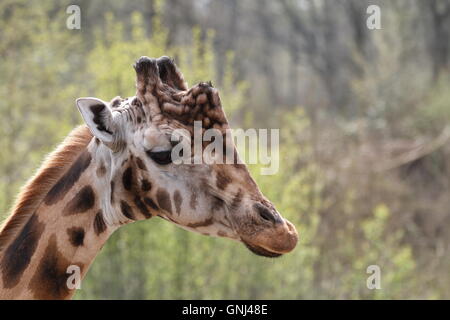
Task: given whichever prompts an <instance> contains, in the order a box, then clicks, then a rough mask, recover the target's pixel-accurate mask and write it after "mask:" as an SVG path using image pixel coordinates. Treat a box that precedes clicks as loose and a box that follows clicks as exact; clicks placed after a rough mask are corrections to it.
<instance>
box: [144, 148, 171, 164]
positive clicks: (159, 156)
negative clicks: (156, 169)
mask: <svg viewBox="0 0 450 320" xmlns="http://www.w3.org/2000/svg"><path fill="white" fill-rule="evenodd" d="M171 154H172V150H168V151H156V152H153V151H147V155H148V156H149V157H150V158H151V159H152V160H153V161H155V162H156V163H157V164H161V165H165V164H169V163H171V162H172V156H171Z"/></svg>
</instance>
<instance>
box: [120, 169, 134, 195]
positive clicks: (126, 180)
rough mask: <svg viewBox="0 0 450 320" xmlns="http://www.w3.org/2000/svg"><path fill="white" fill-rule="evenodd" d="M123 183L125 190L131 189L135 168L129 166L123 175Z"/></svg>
mask: <svg viewBox="0 0 450 320" xmlns="http://www.w3.org/2000/svg"><path fill="white" fill-rule="evenodd" d="M122 183H123V187H124V188H125V190H128V191H130V190H131V188H132V187H133V169H132V168H131V167H128V168H127V169H126V170H125V172H124V173H123V175H122Z"/></svg>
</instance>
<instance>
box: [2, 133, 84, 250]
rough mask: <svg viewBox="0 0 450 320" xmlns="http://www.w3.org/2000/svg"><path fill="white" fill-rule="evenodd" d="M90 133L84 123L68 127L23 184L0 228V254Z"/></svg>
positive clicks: (82, 148)
mask: <svg viewBox="0 0 450 320" xmlns="http://www.w3.org/2000/svg"><path fill="white" fill-rule="evenodd" d="M91 139H92V134H91V132H90V131H89V129H88V127H87V126H85V125H82V126H79V127H77V128H75V129H74V130H72V132H71V133H70V134H69V135H68V136H67V138H66V139H65V140H64V141H63V142H62V143H61V144H60V145H59V146H58V148H57V149H56V150H55V151H54V152H52V153H51V154H49V155H48V157H47V158H46V159H45V160H44V162H43V164H42V166H41V167H40V168H39V169H38V171H37V172H36V174H35V175H34V176H33V177H32V178H31V179H30V180H29V181H28V182H27V183H26V184H25V186H24V187H23V188H22V190H21V192H20V193H19V195H18V197H17V200H16V202H15V204H14V206H13V209H12V210H11V215H10V216H9V217H8V218H7V219H6V220H5V222H4V223H3V225H2V227H1V228H0V253H1V252H2V250H3V249H4V248H6V246H7V244H8V243H9V242H10V241H11V240H12V239H14V238H15V236H16V234H17V233H18V232H19V231H20V230H21V228H22V227H23V226H24V225H25V224H26V223H27V221H28V219H29V218H30V217H31V215H32V213H33V212H34V210H35V209H36V208H37V207H39V205H40V203H41V201H42V199H43V198H44V196H45V195H46V194H47V193H48V191H49V190H50V188H51V187H52V186H53V185H54V184H55V182H56V181H57V180H58V179H59V178H60V177H61V176H62V175H63V174H64V173H65V171H66V170H67V168H68V167H69V166H70V164H72V163H73V161H74V160H75V158H76V157H77V156H78V155H79V154H80V153H81V151H82V150H84V149H85V148H86V146H87V145H88V144H89V142H90V141H91Z"/></svg>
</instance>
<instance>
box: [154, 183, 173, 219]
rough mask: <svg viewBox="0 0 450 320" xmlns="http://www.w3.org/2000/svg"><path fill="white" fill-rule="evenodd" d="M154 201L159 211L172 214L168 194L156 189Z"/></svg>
mask: <svg viewBox="0 0 450 320" xmlns="http://www.w3.org/2000/svg"><path fill="white" fill-rule="evenodd" d="M156 200H158V205H159V207H160V208H161V209H163V210H166V211H167V212H168V213H170V214H171V213H172V202H171V201H170V195H169V193H168V192H167V191H166V190H164V189H161V188H160V189H158V192H157V193H156Z"/></svg>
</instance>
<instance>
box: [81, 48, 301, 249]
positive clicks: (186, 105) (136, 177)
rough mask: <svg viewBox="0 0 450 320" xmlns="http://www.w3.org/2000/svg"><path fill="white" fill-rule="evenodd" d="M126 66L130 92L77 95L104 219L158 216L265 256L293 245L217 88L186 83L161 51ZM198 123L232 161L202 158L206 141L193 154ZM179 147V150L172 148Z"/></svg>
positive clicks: (293, 235)
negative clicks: (99, 167)
mask: <svg viewBox="0 0 450 320" xmlns="http://www.w3.org/2000/svg"><path fill="white" fill-rule="evenodd" d="M134 68H135V70H136V74H137V80H136V87H137V93H136V96H134V97H131V98H127V99H122V98H120V97H118V98H115V99H113V100H112V101H111V102H110V103H107V102H104V101H101V100H99V99H96V98H80V99H78V100H77V105H78V108H79V110H80V112H81V114H82V116H83V118H84V120H85V122H86V124H87V125H88V127H89V128H90V130H91V132H92V134H93V135H94V136H95V138H96V139H95V141H96V144H97V146H98V148H97V149H96V150H97V151H96V152H98V153H100V156H101V157H104V159H105V163H106V164H105V166H107V168H105V169H104V170H103V171H104V174H103V178H102V179H103V180H104V183H105V184H104V185H105V194H106V195H105V196H104V199H103V200H102V206H103V207H104V210H103V212H104V214H105V219H106V221H107V222H109V223H111V224H120V223H126V222H130V221H132V220H140V219H145V218H149V217H151V216H159V217H161V218H163V219H166V220H168V221H171V222H173V223H175V224H177V225H179V226H181V227H183V228H185V229H188V230H191V231H195V232H199V233H202V234H205V235H213V236H221V237H228V238H231V239H235V240H238V241H241V242H243V243H244V244H245V245H246V246H247V247H248V248H249V249H250V250H251V251H253V252H254V253H256V254H259V255H263V256H267V257H277V256H280V255H282V254H284V253H287V252H289V251H291V250H292V249H294V247H295V245H296V243H297V238H298V236H297V231H296V229H295V227H294V226H293V225H292V224H291V223H290V222H289V221H287V220H286V219H284V218H283V217H282V216H281V215H280V214H279V213H278V212H277V210H276V209H275V207H274V206H273V204H272V203H271V202H270V201H269V200H267V199H266V198H265V197H264V196H263V195H262V193H261V192H260V190H259V189H258V186H257V185H256V183H255V181H254V180H253V179H252V177H251V176H250V174H249V171H248V170H247V167H246V165H245V164H243V163H240V161H239V159H238V156H237V152H236V149H235V146H234V145H233V140H232V139H231V137H230V136H229V135H227V134H226V133H227V132H228V131H229V130H228V129H229V126H228V122H227V119H226V117H225V114H224V111H223V109H222V106H221V103H220V98H219V95H218V92H217V90H216V89H215V88H213V87H212V85H211V84H210V83H200V84H198V85H196V86H194V87H192V88H190V89H188V88H187V85H186V82H185V81H184V78H183V76H182V74H181V73H180V71H179V70H178V68H177V67H176V65H175V64H174V62H173V61H172V60H171V59H169V58H167V57H161V58H159V59H150V58H148V57H141V58H140V59H139V60H138V61H137V62H136V64H135V65H134ZM198 124H201V126H202V128H200V129H199V130H200V132H201V133H205V132H206V131H207V129H213V130H212V131H213V132H214V133H215V134H217V136H216V137H215V138H213V139H217V137H222V138H223V139H222V142H221V148H223V151H224V154H226V155H230V154H231V155H233V157H234V161H233V163H232V164H223V163H221V161H217V160H218V158H220V159H223V158H222V156H223V155H221V153H219V152H215V151H217V150H215V151H214V152H212V153H211V156H209V157H208V156H206V155H205V154H206V153H205V154H204V153H203V151H205V150H206V149H207V148H208V146H209V145H210V143H208V142H204V141H203V142H202V143H201V144H200V151H201V152H200V155H199V153H198V152H196V150H195V149H196V148H197V147H196V146H195V143H194V135H195V131H196V130H197V129H198V128H196V126H197V125H198ZM175 133H177V134H175ZM213 139H211V140H213ZM215 142H217V141H215ZM180 146H182V147H183V148H182V149H181V150H184V153H183V152H178V153H176V152H174V149H175V148H178V151H180V148H179V147H180ZM186 150H187V151H192V152H188V153H187V154H188V155H187V154H186ZM197 151H198V150H197ZM174 158H176V159H174ZM206 158H208V159H206ZM180 160H182V161H180ZM185 160H190V161H185ZM199 160H200V161H199ZM202 160H203V161H202ZM222 162H223V161H222ZM228 162H229V161H228ZM105 172H106V173H105ZM106 191H109V192H106Z"/></svg>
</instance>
